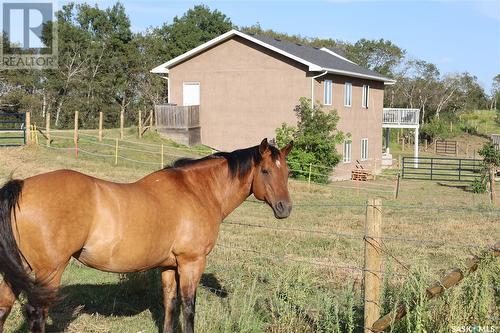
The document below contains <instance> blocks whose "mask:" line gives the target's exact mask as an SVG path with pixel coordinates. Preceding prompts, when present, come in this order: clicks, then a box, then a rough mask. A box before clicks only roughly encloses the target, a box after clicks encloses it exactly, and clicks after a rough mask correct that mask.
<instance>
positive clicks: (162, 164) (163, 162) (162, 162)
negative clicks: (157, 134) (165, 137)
mask: <svg viewBox="0 0 500 333" xmlns="http://www.w3.org/2000/svg"><path fill="white" fill-rule="evenodd" d="M164 167H165V160H164V157H163V143H162V144H161V168H162V169H163V168H164Z"/></svg>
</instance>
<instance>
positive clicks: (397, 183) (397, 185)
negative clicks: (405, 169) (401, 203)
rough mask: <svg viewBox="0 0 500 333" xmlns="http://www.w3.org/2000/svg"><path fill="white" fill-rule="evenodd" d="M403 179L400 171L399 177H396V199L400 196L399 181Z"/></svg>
mask: <svg viewBox="0 0 500 333" xmlns="http://www.w3.org/2000/svg"><path fill="white" fill-rule="evenodd" d="M400 181H401V172H399V171H398V177H397V178H396V189H395V191H394V199H397V198H398V196H399V182H400Z"/></svg>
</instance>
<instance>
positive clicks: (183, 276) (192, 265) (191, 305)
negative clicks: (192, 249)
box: [177, 255, 206, 333]
mask: <svg viewBox="0 0 500 333" xmlns="http://www.w3.org/2000/svg"><path fill="white" fill-rule="evenodd" d="M177 262H178V265H179V266H178V272H179V287H180V294H181V300H182V313H183V317H184V327H183V332H184V333H193V332H194V315H195V305H196V288H197V287H198V284H199V283H200V279H201V275H202V273H203V271H204V269H205V264H206V257H205V256H204V255H203V256H199V257H194V258H193V257H187V258H178V259H177Z"/></svg>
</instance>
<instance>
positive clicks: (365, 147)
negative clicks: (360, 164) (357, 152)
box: [361, 139, 368, 160]
mask: <svg viewBox="0 0 500 333" xmlns="http://www.w3.org/2000/svg"><path fill="white" fill-rule="evenodd" d="M367 159H368V139H361V160H367Z"/></svg>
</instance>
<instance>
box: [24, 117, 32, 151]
mask: <svg viewBox="0 0 500 333" xmlns="http://www.w3.org/2000/svg"><path fill="white" fill-rule="evenodd" d="M24 122H25V124H24V126H25V128H26V132H25V134H24V136H25V137H26V143H27V144H30V143H31V112H29V111H28V112H26V119H25V120H24Z"/></svg>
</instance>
